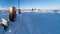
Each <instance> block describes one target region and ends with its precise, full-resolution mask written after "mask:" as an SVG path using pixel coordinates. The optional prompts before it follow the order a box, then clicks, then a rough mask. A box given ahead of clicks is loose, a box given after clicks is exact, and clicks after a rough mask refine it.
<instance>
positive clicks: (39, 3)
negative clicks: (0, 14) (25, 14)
mask: <svg viewBox="0 0 60 34" xmlns="http://www.w3.org/2000/svg"><path fill="white" fill-rule="evenodd" d="M2 1H3V2H2ZM2 4H3V5H4V8H5V9H9V7H10V6H15V7H16V8H17V7H18V0H0V9H2ZM20 8H40V9H60V0H20Z"/></svg>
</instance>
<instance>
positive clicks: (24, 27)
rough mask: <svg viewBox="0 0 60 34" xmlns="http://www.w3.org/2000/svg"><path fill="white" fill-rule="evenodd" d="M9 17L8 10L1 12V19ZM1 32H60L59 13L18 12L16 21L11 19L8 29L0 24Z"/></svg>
mask: <svg viewBox="0 0 60 34" xmlns="http://www.w3.org/2000/svg"><path fill="white" fill-rule="evenodd" d="M2 18H5V19H6V20H9V19H8V12H7V11H6V12H0V22H1V19H2ZM0 34H60V14H59V13H34V12H24V13H21V14H17V18H16V21H15V22H11V21H9V26H8V28H7V30H6V31H5V30H4V27H3V26H1V25H0Z"/></svg>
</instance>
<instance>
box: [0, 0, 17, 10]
mask: <svg viewBox="0 0 60 34" xmlns="http://www.w3.org/2000/svg"><path fill="white" fill-rule="evenodd" d="M2 4H3V5H4V8H5V9H9V7H10V6H15V7H16V8H17V7H18V0H0V9H2Z"/></svg>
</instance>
